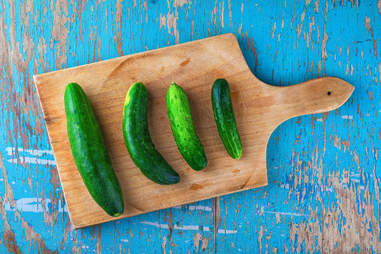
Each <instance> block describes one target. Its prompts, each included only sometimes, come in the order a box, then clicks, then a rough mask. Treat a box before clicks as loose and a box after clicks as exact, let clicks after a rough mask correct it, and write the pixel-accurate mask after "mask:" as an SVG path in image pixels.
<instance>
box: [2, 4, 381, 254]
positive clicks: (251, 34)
mask: <svg viewBox="0 0 381 254" xmlns="http://www.w3.org/2000/svg"><path fill="white" fill-rule="evenodd" d="M378 5H379V6H380V5H381V4H380V3H379V4H378ZM378 5H377V2H376V1H355V0H354V1H324V0H311V1H309V0H306V1H305V2H301V1H226V0H225V1H178V0H177V1H175V2H173V1H168V2H166V1H153V0H150V1H144V2H143V1H120V2H119V1H68V2H66V1H39V0H35V1H33V2H32V1H27V0H25V1H8V0H4V1H2V2H1V4H0V66H1V68H0V71H1V75H0V77H1V78H0V87H1V91H0V98H1V100H2V104H1V109H2V110H1V112H0V135H1V139H0V153H1V157H2V160H0V161H2V162H3V163H2V164H4V165H2V164H1V163H0V167H1V172H0V197H1V200H0V203H1V208H0V212H1V223H0V239H1V240H0V253H7V252H17V251H20V252H23V253H38V252H47V251H48V250H49V251H51V252H59V253H71V252H74V253H79V252H81V253H93V252H98V253H99V252H101V253H124V252H125V253H203V252H205V253H214V252H215V253H285V252H288V253H298V252H309V253H327V252H328V253H329V252H333V251H338V252H343V253H344V252H347V253H350V252H354V251H357V252H361V251H362V252H371V253H381V244H380V242H381V233H380V209H381V205H380V183H381V162H380V159H379V157H380V145H381V121H380V114H381V43H380V38H381V7H379V6H378ZM228 32H232V33H234V34H235V35H236V36H237V37H238V40H239V43H240V46H241V49H242V52H243V54H244V57H245V59H246V61H247V62H248V65H249V66H250V68H251V70H252V71H253V73H254V74H255V75H256V76H257V77H258V78H259V79H261V80H263V81H264V82H266V83H269V84H272V85H277V86H287V85H291V84H296V83H300V82H303V81H306V80H310V79H313V78H317V77H322V76H336V77H340V78H342V79H345V80H346V81H348V82H350V83H351V84H353V85H354V86H355V87H356V89H355V91H354V93H353V95H352V97H351V98H350V99H349V101H348V102H347V103H345V104H344V105H343V106H342V107H340V108H339V109H338V110H335V111H332V112H330V113H325V114H316V115H308V116H303V117H298V118H295V119H291V120H289V121H287V122H285V123H283V124H282V125H281V126H279V127H278V128H277V129H276V130H275V132H274V133H273V135H272V136H271V138H270V140H269V145H268V148H267V167H268V180H269V185H268V186H267V187H265V188H261V189H256V190H250V191H245V192H241V193H237V194H232V195H227V196H224V197H220V198H218V199H213V200H206V201H202V202H197V203H194V204H189V205H185V206H182V207H177V208H171V209H165V210H161V211H158V212H153V213H149V214H145V215H140V216H136V217H133V218H127V219H122V220H119V221H116V222H110V223H105V224H102V225H100V226H95V227H90V228H86V229H81V230H77V231H75V230H74V229H73V228H72V227H71V224H70V220H69V217H68V213H67V210H66V206H65V203H64V197H63V193H62V189H61V187H60V184H59V180H58V175H57V173H56V167H55V162H54V157H53V154H52V152H51V147H50V144H49V140H48V136H47V132H46V128H45V126H44V124H45V123H44V117H43V114H42V111H41V109H40V107H39V102H38V96H37V93H36V90H35V88H34V85H33V81H32V76H33V74H36V73H43V72H47V71H53V70H58V69H62V68H66V67H73V66H77V65H81V64H86V63H92V62H96V61H99V60H106V59H110V58H114V57H117V56H120V55H127V54H131V53H135V52H142V51H145V50H151V49H156V48H160V47H164V46H168V45H174V44H176V43H181V42H187V41H190V40H196V39H201V38H205V37H208V36H213V35H216V34H221V33H228Z"/></svg>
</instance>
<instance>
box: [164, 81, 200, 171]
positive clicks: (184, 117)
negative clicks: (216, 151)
mask: <svg viewBox="0 0 381 254" xmlns="http://www.w3.org/2000/svg"><path fill="white" fill-rule="evenodd" d="M166 102H167V110H168V117H169V121H170V123H171V129H172V133H173V137H174V138H175V141H176V144H177V147H178V149H179V151H180V153H181V155H182V156H183V158H184V159H185V161H186V162H187V163H188V164H189V166H190V167H191V168H193V169H194V170H202V169H203V168H205V167H206V165H207V164H208V160H207V158H206V155H205V151H204V147H203V146H202V144H201V141H200V139H199V137H198V136H197V133H196V130H195V128H194V124H193V119H192V114H191V110H190V106H189V101H188V98H187V95H186V93H185V91H184V90H183V88H182V87H180V86H178V85H177V84H176V83H172V84H171V86H170V87H169V89H168V92H167V96H166Z"/></svg>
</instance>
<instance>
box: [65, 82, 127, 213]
mask: <svg viewBox="0 0 381 254" xmlns="http://www.w3.org/2000/svg"><path fill="white" fill-rule="evenodd" d="M64 101H65V113H66V119H67V133H68V136H69V142H70V147H71V151H72V154H73V157H74V161H75V164H76V166H77V168H78V171H79V173H80V174H81V177H82V179H83V182H84V183H85V185H86V187H87V189H88V191H89V193H90V195H91V196H92V197H93V199H94V200H95V201H96V202H97V203H98V205H99V206H100V207H102V208H103V209H104V210H105V211H106V212H107V213H108V214H109V215H111V216H119V215H121V214H122V213H123V210H124V203H123V196H122V190H121V188H120V185H119V182H118V179H117V177H116V175H115V172H114V170H113V168H112V165H111V159H110V157H109V154H108V152H107V149H106V146H105V143H104V140H103V136H102V133H101V130H100V128H99V124H98V122H97V120H96V117H95V114H94V112H93V109H92V107H91V105H90V102H89V100H88V98H87V96H86V94H85V93H84V91H83V90H82V88H81V87H80V86H79V85H78V84H76V83H69V84H68V85H67V86H66V89H65V97H64Z"/></svg>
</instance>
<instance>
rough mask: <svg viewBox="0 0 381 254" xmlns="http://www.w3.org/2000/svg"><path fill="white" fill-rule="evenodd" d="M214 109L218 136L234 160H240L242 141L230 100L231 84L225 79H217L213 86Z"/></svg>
mask: <svg viewBox="0 0 381 254" xmlns="http://www.w3.org/2000/svg"><path fill="white" fill-rule="evenodd" d="M212 107H213V112H214V119H215V120H216V124H217V129H218V134H219V135H220V138H221V140H222V142H223V143H224V146H225V148H226V151H227V152H228V154H229V155H230V156H231V157H232V158H234V159H240V158H241V155H242V145H241V139H240V137H239V133H238V130H237V124H236V121H235V117H234V111H233V105H232V101H231V99H230V89H229V84H228V82H227V81H226V80H225V79H217V80H216V81H215V82H214V84H213V88H212Z"/></svg>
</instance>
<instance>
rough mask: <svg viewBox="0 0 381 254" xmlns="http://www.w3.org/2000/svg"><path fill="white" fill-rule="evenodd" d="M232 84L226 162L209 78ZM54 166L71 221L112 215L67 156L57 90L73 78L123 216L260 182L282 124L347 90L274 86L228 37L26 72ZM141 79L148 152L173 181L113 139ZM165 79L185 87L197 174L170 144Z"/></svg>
mask: <svg viewBox="0 0 381 254" xmlns="http://www.w3.org/2000/svg"><path fill="white" fill-rule="evenodd" d="M221 77H224V78H226V79H227V80H228V81H229V83H230V86H231V94H232V101H233V105H234V108H235V114H236V118H237V124H238V129H239V132H240V135H241V139H242V143H243V156H242V158H241V160H239V161H236V160H233V159H231V158H230V157H229V156H228V155H227V153H226V151H225V149H224V147H223V144H222V142H221V141H220V139H219V137H218V133H217V129H216V126H215V122H214V118H213V112H212V109H211V102H210V91H211V86H212V84H213V81H214V80H215V79H217V78H221ZM34 79H35V83H36V86H37V89H38V93H39V96H40V100H41V106H42V109H43V112H44V116H45V121H46V124H47V129H48V133H49V137H50V141H51V144H52V147H53V151H54V156H55V159H56V161H57V166H58V172H59V176H60V180H61V184H62V187H63V190H64V194H65V199H66V202H67V205H68V209H69V213H70V218H71V221H72V223H73V225H74V226H75V227H85V226H89V225H94V224H98V223H102V222H106V221H110V220H115V219H118V218H113V217H110V216H108V215H107V214H106V213H105V212H104V211H103V210H102V209H101V208H100V207H99V206H98V205H96V203H95V202H94V201H93V200H92V198H91V197H90V195H89V193H88V192H87V190H86V187H85V185H84V184H83V182H82V179H81V177H80V175H79V172H78V170H77V169H76V166H75V164H74V161H73V157H72V155H71V150H70V146H69V142H68V137H67V134H66V118H65V112H64V103H63V93H64V89H65V86H66V84H67V83H69V82H77V83H79V84H80V85H81V86H82V87H83V89H84V91H85V92H86V94H87V95H88V97H89V99H90V101H91V103H92V105H93V107H94V110H95V113H96V115H97V117H98V121H99V123H100V125H101V128H102V130H103V134H104V137H105V141H106V144H107V146H108V148H109V152H110V155H111V158H112V161H113V165H114V169H115V171H116V173H117V176H118V178H119V181H120V183H121V186H122V189H123V194H124V198H125V204H126V209H125V212H124V214H123V215H122V217H129V216H133V215H137V214H141V213H146V212H149V211H153V210H158V209H162V208H167V207H172V206H176V205H181V204H185V203H189V202H194V201H198V200H203V199H207V198H211V197H216V196H220V195H224V194H227V193H232V192H237V191H241V190H245V189H251V188H256V187H261V186H265V185H267V171H266V147H267V142H268V139H269V137H270V135H271V133H272V131H273V130H274V129H275V128H276V127H277V126H278V125H279V124H280V123H281V122H283V121H285V120H287V119H289V118H291V117H295V116H298V115H303V114H310V113H319V112H324V111H329V110H332V109H336V108H337V107H339V106H341V105H342V104H343V103H344V102H345V101H346V100H347V99H348V98H349V96H350V95H351V93H352V91H353V87H352V86H351V85H350V84H348V83H347V82H345V81H343V80H340V79H337V78H323V79H317V80H312V81H309V82H305V83H303V84H300V85H294V86H291V87H285V88H281V87H273V86H269V85H267V84H264V83H263V82H261V81H259V80H258V79H257V78H256V77H255V76H254V75H253V74H252V73H251V72H250V70H249V68H248V66H247V64H246V62H245V60H244V58H243V56H242V53H241V50H240V48H239V45H238V43H237V40H236V38H235V36H234V35H232V34H225V35H221V36H215V37H211V38H207V39H203V40H199V41H195V42H190V43H185V44H181V45H176V46H173V47H168V48H163V49H159V50H154V51H149V52H145V53H140V54H135V55H130V56H124V57H120V58H116V59H112V60H108V61H103V62H98V63H94V64H90V65H84V66H80V67H76V68H70V69H65V70H61V71H56V72H51V73H46V74H41V75H36V76H34ZM136 81H142V82H143V83H144V84H145V85H146V86H147V90H148V93H149V101H150V104H149V125H150V131H151V136H152V139H153V142H154V144H155V145H156V147H157V149H158V150H159V151H160V152H161V153H162V155H163V156H164V158H166V159H167V160H168V161H169V163H170V164H171V165H172V166H173V168H174V169H175V170H176V171H177V172H178V173H179V174H180V176H181V182H180V183H179V184H176V185H171V186H161V185H158V184H155V183H153V182H151V181H150V180H148V179H147V178H145V177H144V176H143V175H142V174H141V172H140V171H139V169H138V168H137V167H136V166H135V165H134V164H133V162H132V160H131V159H130V157H129V154H128V152H127V150H126V148H125V145H124V142H123V136H122V130H121V126H122V117H121V116H122V110H123V102H124V98H125V95H126V92H127V90H128V88H129V86H130V84H132V83H133V82H136ZM171 81H175V82H177V83H178V84H180V85H181V86H182V87H183V88H184V90H185V91H186V93H187V95H188V97H189V100H190V103H191V109H192V114H193V117H194V121H195V125H196V129H197V131H198V134H199V136H200V139H201V141H202V143H203V144H204V146H205V151H206V154H207V156H208V159H209V163H208V166H207V168H206V169H205V170H203V171H201V172H196V171H194V170H192V169H191V168H190V167H189V166H188V165H187V164H186V163H185V161H184V160H183V159H182V157H181V155H180V154H179V152H178V150H177V147H176V144H175V142H174V140H173V137H172V133H171V130H170V125H169V121H168V117H167V110H166V105H165V94H166V91H167V88H168V86H169V84H170V83H171Z"/></svg>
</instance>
